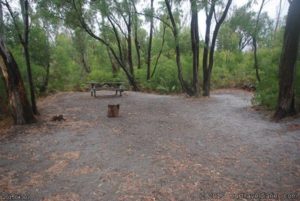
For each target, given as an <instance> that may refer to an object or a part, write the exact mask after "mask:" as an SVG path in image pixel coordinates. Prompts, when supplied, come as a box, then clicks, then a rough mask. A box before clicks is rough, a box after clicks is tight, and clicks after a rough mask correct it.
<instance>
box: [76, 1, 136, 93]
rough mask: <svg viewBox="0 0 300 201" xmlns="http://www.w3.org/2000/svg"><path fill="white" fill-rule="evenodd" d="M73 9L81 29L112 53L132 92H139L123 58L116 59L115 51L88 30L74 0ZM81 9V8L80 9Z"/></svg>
mask: <svg viewBox="0 0 300 201" xmlns="http://www.w3.org/2000/svg"><path fill="white" fill-rule="evenodd" d="M72 4H73V7H74V9H75V11H76V12H77V14H78V20H79V22H80V24H81V26H82V28H83V29H84V30H85V31H86V32H87V33H88V34H89V35H90V36H91V37H92V38H94V39H96V40H98V41H99V42H101V43H102V44H103V45H105V46H106V47H107V48H108V49H109V50H110V51H111V53H112V55H113V57H114V58H115V60H116V62H117V63H118V64H119V65H120V67H121V68H122V70H123V71H124V73H125V74H126V77H127V79H128V81H129V84H130V85H131V86H132V90H134V91H139V87H138V85H137V82H136V80H135V78H134V74H132V73H131V72H130V71H128V68H127V66H126V65H125V62H123V61H124V60H123V58H121V57H118V55H117V54H116V52H115V50H114V49H113V48H112V46H111V44H110V43H109V42H107V41H106V40H105V39H103V38H101V37H99V36H97V35H96V34H95V33H94V32H93V31H92V30H91V29H90V28H89V26H88V25H87V24H86V22H85V20H84V18H83V16H82V11H81V10H79V9H78V7H77V6H76V2H75V0H73V1H72ZM80 9H82V8H80Z"/></svg>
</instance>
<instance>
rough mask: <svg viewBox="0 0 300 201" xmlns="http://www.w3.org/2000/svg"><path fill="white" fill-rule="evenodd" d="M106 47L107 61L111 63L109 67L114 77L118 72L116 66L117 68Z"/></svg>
mask: <svg viewBox="0 0 300 201" xmlns="http://www.w3.org/2000/svg"><path fill="white" fill-rule="evenodd" d="M106 49H107V54H108V58H109V61H110V63H111V69H112V74H113V77H116V76H117V73H118V68H117V66H116V64H115V62H114V59H113V56H112V55H111V53H110V51H109V49H108V48H106Z"/></svg>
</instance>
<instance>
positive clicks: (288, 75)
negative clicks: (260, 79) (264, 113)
mask: <svg viewBox="0 0 300 201" xmlns="http://www.w3.org/2000/svg"><path fill="white" fill-rule="evenodd" d="M299 19H300V1H298V0H294V1H292V2H291V4H290V7H289V11H288V16H287V21H286V27H285V33H284V42H283V48H282V54H281V58H280V64H279V95H278V102H277V108H276V112H275V115H274V119H275V120H280V119H282V118H284V117H286V116H289V115H293V114H295V113H296V110H295V92H294V80H295V70H296V61H297V56H298V50H299V40H300V39H299V38H300V21H299Z"/></svg>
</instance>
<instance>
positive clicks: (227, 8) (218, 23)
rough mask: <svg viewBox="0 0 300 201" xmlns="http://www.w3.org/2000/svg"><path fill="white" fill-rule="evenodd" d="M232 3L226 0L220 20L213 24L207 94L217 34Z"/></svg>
mask: <svg viewBox="0 0 300 201" xmlns="http://www.w3.org/2000/svg"><path fill="white" fill-rule="evenodd" d="M231 3H232V0H228V2H227V4H226V7H225V10H224V11H223V14H222V16H221V18H220V20H219V21H218V22H217V24H216V26H215V30H214V32H213V37H212V42H211V46H210V50H209V64H208V74H209V75H208V79H207V80H208V86H207V89H208V93H207V94H208V96H209V94H210V85H211V83H210V81H211V73H212V69H213V66H214V54H215V47H216V42H217V38H218V34H219V31H220V28H221V26H222V24H223V22H224V20H225V18H226V16H227V13H228V11H229V8H230V5H231Z"/></svg>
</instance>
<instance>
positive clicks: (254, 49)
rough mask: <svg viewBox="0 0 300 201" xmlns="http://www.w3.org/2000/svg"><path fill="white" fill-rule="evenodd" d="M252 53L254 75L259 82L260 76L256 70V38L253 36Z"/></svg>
mask: <svg viewBox="0 0 300 201" xmlns="http://www.w3.org/2000/svg"><path fill="white" fill-rule="evenodd" d="M252 40H253V54H254V68H255V75H256V79H257V81H258V82H260V76H259V71H258V58H257V42H256V38H255V37H253V38H252Z"/></svg>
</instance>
